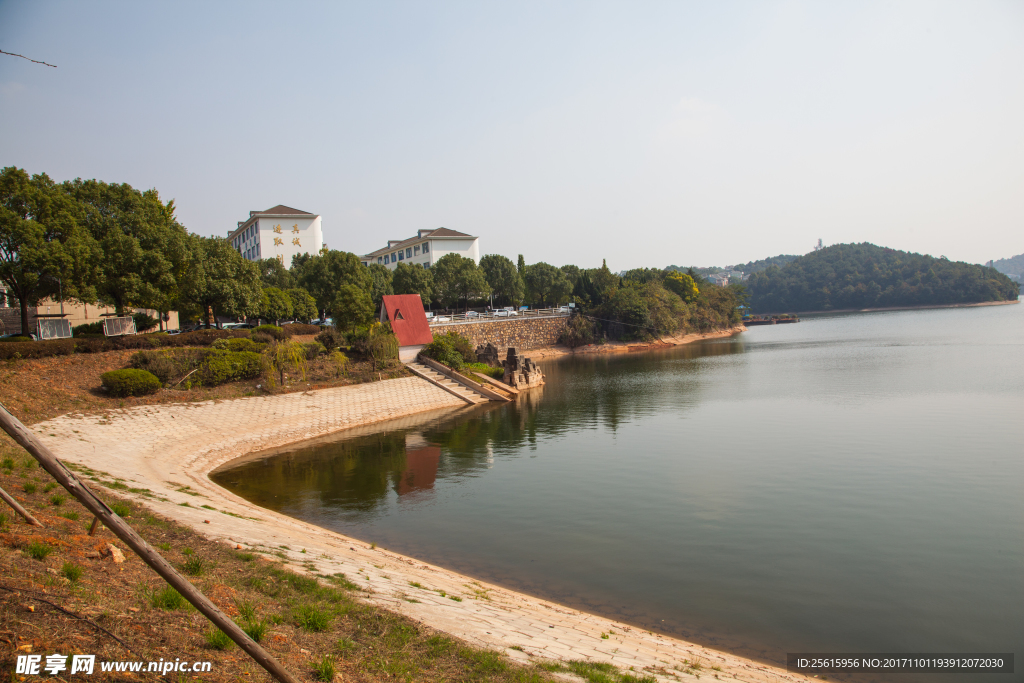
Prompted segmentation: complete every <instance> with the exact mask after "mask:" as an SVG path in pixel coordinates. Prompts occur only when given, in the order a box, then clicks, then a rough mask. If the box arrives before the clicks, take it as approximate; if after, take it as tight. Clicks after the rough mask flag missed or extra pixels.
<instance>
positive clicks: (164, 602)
mask: <svg viewBox="0 0 1024 683" xmlns="http://www.w3.org/2000/svg"><path fill="white" fill-rule="evenodd" d="M146 597H147V598H148V599H149V604H150V606H151V607H153V608H154V609H162V610H167V611H174V610H177V609H181V608H182V607H185V606H186V605H188V604H189V603H188V601H187V600H186V599H185V598H184V597H182V595H181V593H179V592H178V591H176V590H174V588H172V587H171V586H164V588H163V590H159V591H158V590H156V589H155V588H154V589H152V590H150V591H148V592H147V593H146Z"/></svg>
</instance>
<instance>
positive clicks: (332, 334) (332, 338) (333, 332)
mask: <svg viewBox="0 0 1024 683" xmlns="http://www.w3.org/2000/svg"><path fill="white" fill-rule="evenodd" d="M310 327H312V325H310ZM315 340H316V341H318V342H320V343H321V344H323V345H324V348H327V349H337V348H339V347H341V345H342V344H343V343H344V341H345V335H343V334H342V333H341V332H338V330H337V329H336V328H334V327H327V328H324V331H323V332H321V333H320V334H318V335H316V337H315Z"/></svg>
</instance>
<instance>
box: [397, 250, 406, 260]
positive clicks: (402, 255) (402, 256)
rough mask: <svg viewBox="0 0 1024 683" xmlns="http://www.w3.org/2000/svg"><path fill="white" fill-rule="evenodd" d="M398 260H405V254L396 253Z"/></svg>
mask: <svg viewBox="0 0 1024 683" xmlns="http://www.w3.org/2000/svg"><path fill="white" fill-rule="evenodd" d="M398 260H399V261H403V260H405V252H404V251H400V252H398Z"/></svg>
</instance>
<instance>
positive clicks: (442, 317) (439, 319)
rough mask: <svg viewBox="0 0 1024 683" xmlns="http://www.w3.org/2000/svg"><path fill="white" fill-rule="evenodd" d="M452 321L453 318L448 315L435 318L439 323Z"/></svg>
mask: <svg viewBox="0 0 1024 683" xmlns="http://www.w3.org/2000/svg"><path fill="white" fill-rule="evenodd" d="M451 321H452V319H451V318H449V317H448V316H446V315H442V316H438V317H437V318H434V322H438V323H450V322H451Z"/></svg>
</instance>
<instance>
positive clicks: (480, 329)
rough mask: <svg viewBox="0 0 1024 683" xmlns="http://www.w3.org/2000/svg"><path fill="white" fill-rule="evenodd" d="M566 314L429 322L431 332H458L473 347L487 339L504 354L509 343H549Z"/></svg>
mask: <svg viewBox="0 0 1024 683" xmlns="http://www.w3.org/2000/svg"><path fill="white" fill-rule="evenodd" d="M568 320H569V318H568V316H564V317H557V318H527V319H525V320H515V319H513V320H494V321H488V322H481V323H455V324H451V325H432V326H431V328H430V331H431V332H433V333H434V334H444V333H445V332H448V331H449V330H454V331H455V332H458V333H459V334H461V335H462V336H463V337H466V338H467V339H469V341H470V343H472V345H473V348H476V347H477V346H479V345H481V344H486V343H488V342H490V343H491V344H494V345H495V346H496V347H498V354H499V357H500V358H504V357H505V352H506V351H507V350H508V348H509V347H513V348H516V349H519V350H520V351H522V350H524V349H533V348H536V347H538V346H550V345H551V344H554V343H556V342H557V341H558V335H559V334H561V332H562V329H563V328H564V327H565V323H566V322H567V321H568Z"/></svg>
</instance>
